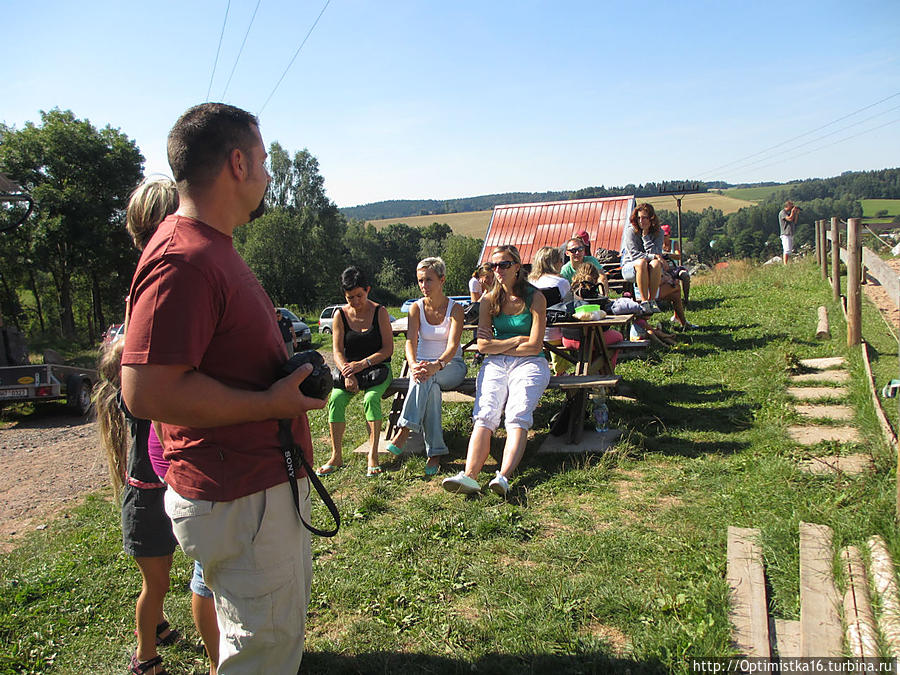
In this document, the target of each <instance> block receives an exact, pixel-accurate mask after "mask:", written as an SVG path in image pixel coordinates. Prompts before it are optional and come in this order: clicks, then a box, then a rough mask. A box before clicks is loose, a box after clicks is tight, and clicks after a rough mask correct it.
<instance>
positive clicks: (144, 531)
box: [122, 485, 178, 558]
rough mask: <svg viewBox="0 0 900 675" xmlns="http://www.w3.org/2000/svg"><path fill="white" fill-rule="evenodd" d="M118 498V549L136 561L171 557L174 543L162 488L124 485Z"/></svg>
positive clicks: (176, 543)
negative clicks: (119, 515) (120, 526)
mask: <svg viewBox="0 0 900 675" xmlns="http://www.w3.org/2000/svg"><path fill="white" fill-rule="evenodd" d="M122 493H123V496H122V546H123V548H124V549H125V553H127V554H128V555H130V556H134V557H136V558H155V557H159V556H166V555H172V553H173V552H174V551H175V547H176V546H177V545H178V542H177V541H175V535H174V534H172V521H171V520H169V516H167V515H166V509H165V505H164V503H163V499H164V497H165V495H166V491H165V489H164V488H137V487H134V486H133V485H125V487H124V489H123V491H122Z"/></svg>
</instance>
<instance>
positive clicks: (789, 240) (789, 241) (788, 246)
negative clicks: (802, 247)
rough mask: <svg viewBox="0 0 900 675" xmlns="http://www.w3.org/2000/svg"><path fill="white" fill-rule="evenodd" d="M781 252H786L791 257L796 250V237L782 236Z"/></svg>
mask: <svg viewBox="0 0 900 675" xmlns="http://www.w3.org/2000/svg"><path fill="white" fill-rule="evenodd" d="M781 250H782V251H784V253H785V254H787V255H790V253H791V251H793V250H794V235H792V234H783V235H781Z"/></svg>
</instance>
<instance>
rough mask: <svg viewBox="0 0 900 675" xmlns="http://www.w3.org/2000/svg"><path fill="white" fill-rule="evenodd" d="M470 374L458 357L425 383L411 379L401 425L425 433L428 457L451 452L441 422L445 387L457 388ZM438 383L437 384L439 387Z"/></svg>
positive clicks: (401, 415) (401, 416) (400, 421)
mask: <svg viewBox="0 0 900 675" xmlns="http://www.w3.org/2000/svg"><path fill="white" fill-rule="evenodd" d="M465 376H466V363H465V361H463V359H462V357H461V356H456V357H454V358H453V359H452V360H451V361H450V363H448V364H447V365H446V366H444V368H443V369H442V370H439V371H437V372H436V373H435V374H434V375H432V376H431V377H429V378H428V379H427V380H425V381H424V382H416V381H414V380H413V379H412V378H410V380H409V391H408V392H407V393H406V400H405V401H404V402H403V412H402V413H400V419H399V421H398V422H397V424H398V425H399V426H401V427H406V428H407V429H409V430H410V431H415V432H422V433H423V434H424V436H425V454H426V455H427V456H428V457H437V456H438V455H446V454H448V453H449V452H450V450H448V449H447V444H446V443H444V429H443V426H442V424H441V390H443V389H453V388H454V387H456V386H458V385H459V383H460V382H462V381H463V378H464V377H465ZM435 385H437V386H435Z"/></svg>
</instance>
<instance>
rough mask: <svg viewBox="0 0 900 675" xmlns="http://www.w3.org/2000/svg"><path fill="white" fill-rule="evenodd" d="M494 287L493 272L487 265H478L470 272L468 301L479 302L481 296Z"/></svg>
mask: <svg viewBox="0 0 900 675" xmlns="http://www.w3.org/2000/svg"><path fill="white" fill-rule="evenodd" d="M493 285H494V270H492V269H491V268H489V267H488V266H487V265H479V266H478V267H476V268H475V271H474V272H472V278H471V279H469V299H470V300H471V301H472V302H479V301H480V300H481V296H482V295H484V294H485V293H486V292H487V291H489V290H490V289H491V287H492V286H493Z"/></svg>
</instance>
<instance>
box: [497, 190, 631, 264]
mask: <svg viewBox="0 0 900 675" xmlns="http://www.w3.org/2000/svg"><path fill="white" fill-rule="evenodd" d="M633 209H634V196H633V195H629V196H627V197H602V198H598V199H572V200H569V201H562V202H538V203H534V204H504V205H502V206H495V207H494V213H493V214H492V215H491V224H490V225H488V229H487V234H486V235H485V237H484V247H483V248H482V249H481V256H480V258H479V262H485V261H486V260H487V259H488V258H490V255H491V251H492V250H493V249H494V247H496V246H501V245H504V244H512V245H513V246H515V247H516V248H517V249H518V250H519V255H520V256H522V262H523V263H530V262H531V259H532V258H533V257H534V254H535V253H536V252H537V250H538V249H540V248H541V247H543V246H561V245H562V244H565V243H566V241H567V240H568V239H570V238H571V237H572V235H573V234H574V233H576V232H580V231H581V230H585V231H587V233H588V234H589V235H590V237H591V250H592V251H595V250H597V249H598V248H608V249H610V250H612V251H618V250H619V247H620V245H621V243H622V228H623V227H624V226H625V223H627V222H628V217H629V216H630V215H631V212H632V210H633Z"/></svg>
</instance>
